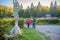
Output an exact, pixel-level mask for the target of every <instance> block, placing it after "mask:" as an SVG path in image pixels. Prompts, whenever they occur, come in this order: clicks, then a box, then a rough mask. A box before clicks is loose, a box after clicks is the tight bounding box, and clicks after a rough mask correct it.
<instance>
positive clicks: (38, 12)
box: [0, 2, 60, 18]
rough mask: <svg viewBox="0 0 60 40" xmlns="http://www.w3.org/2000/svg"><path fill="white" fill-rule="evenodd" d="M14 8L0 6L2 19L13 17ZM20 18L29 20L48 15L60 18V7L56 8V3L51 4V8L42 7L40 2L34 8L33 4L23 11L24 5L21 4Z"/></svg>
mask: <svg viewBox="0 0 60 40" xmlns="http://www.w3.org/2000/svg"><path fill="white" fill-rule="evenodd" d="M12 13H13V8H11V7H7V6H2V5H0V18H4V17H12ZM18 14H19V17H23V18H27V17H38V18H40V17H45V15H46V14H50V15H51V16H52V17H60V5H58V6H56V3H54V6H53V3H52V2H51V5H50V7H48V6H42V5H41V4H40V2H38V5H37V6H34V4H33V3H31V6H30V7H29V6H28V7H27V8H26V9H23V5H22V4H21V5H20V7H19V12H18Z"/></svg>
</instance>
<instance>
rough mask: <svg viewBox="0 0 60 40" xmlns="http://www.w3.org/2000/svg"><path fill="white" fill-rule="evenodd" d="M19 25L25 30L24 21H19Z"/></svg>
mask: <svg viewBox="0 0 60 40" xmlns="http://www.w3.org/2000/svg"><path fill="white" fill-rule="evenodd" d="M18 25H19V26H20V28H23V27H24V19H19V21H18Z"/></svg>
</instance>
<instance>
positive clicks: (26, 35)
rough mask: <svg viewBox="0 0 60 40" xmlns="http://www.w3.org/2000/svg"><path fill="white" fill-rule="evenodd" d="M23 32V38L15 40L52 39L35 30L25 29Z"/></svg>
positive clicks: (15, 39)
mask: <svg viewBox="0 0 60 40" xmlns="http://www.w3.org/2000/svg"><path fill="white" fill-rule="evenodd" d="M21 31H22V36H21V37H15V38H14V39H13V40H50V38H49V37H47V36H45V34H44V33H41V32H39V31H37V30H35V29H31V28H23V29H21Z"/></svg>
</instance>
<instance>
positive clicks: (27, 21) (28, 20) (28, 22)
mask: <svg viewBox="0 0 60 40" xmlns="http://www.w3.org/2000/svg"><path fill="white" fill-rule="evenodd" d="M26 24H27V26H28V28H29V26H30V19H29V18H28V19H27V20H26Z"/></svg>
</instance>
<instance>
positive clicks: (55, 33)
mask: <svg viewBox="0 0 60 40" xmlns="http://www.w3.org/2000/svg"><path fill="white" fill-rule="evenodd" d="M25 26H27V25H25ZM30 28H32V25H30ZM36 29H37V30H38V31H40V32H43V33H45V34H46V35H47V36H49V37H50V38H51V40H60V25H36Z"/></svg>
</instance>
